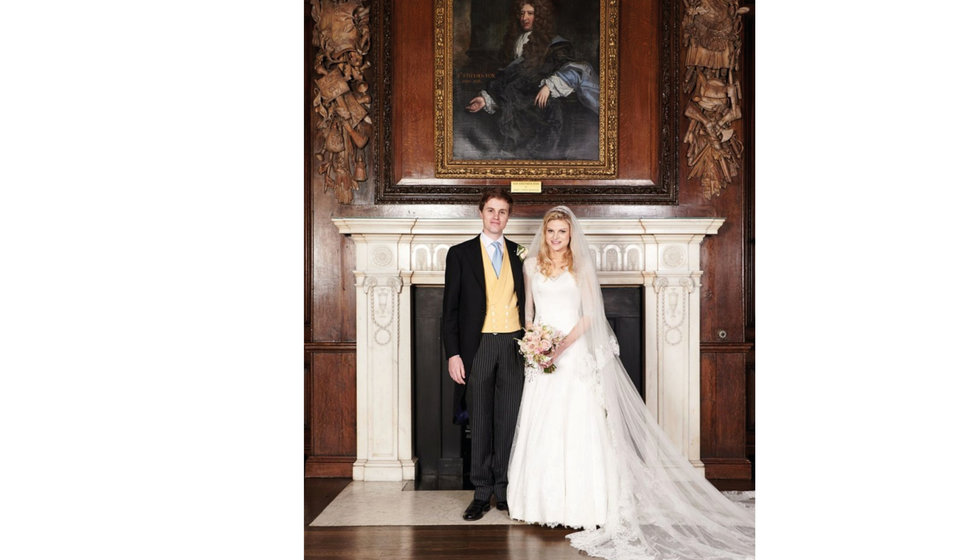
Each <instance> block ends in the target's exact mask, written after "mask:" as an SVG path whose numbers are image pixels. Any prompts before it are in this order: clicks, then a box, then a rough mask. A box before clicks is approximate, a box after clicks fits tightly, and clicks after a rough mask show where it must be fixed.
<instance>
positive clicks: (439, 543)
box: [303, 478, 588, 560]
mask: <svg viewBox="0 0 980 560" xmlns="http://www.w3.org/2000/svg"><path fill="white" fill-rule="evenodd" d="M349 483H350V479H339V478H307V479H306V483H305V501H304V510H305V511H304V514H303V526H304V531H305V539H304V540H305V548H306V555H305V557H306V558H336V559H341V558H342V559H345V560H369V559H371V560H375V559H378V560H380V559H382V558H383V559H386V560H387V559H404V560H407V559H415V558H425V559H429V558H432V559H445V560H448V559H453V560H455V559H459V558H467V559H471V560H490V559H493V560H503V559H508V558H520V559H525V558H527V559H531V558H533V559H541V560H582V559H583V558H588V556H587V555H586V554H584V553H580V552H579V551H577V550H575V549H574V548H572V547H571V546H570V545H569V544H568V540H567V539H565V535H567V534H569V533H571V532H572V530H570V529H560V528H556V529H548V528H547V527H538V526H532V525H490V526H479V527H477V526H466V525H453V526H445V527H431V526H429V527H424V526H420V527H310V526H309V525H310V523H311V522H312V521H313V519H315V518H316V516H317V515H319V514H320V512H321V511H323V508H325V507H327V504H329V503H330V501H331V500H333V499H334V498H335V497H336V496H337V494H339V493H340V491H341V490H343V489H344V487H345V486H347V484H349ZM459 513H460V515H462V514H463V512H462V511H461V512H459Z"/></svg>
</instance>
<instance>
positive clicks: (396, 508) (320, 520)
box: [310, 481, 755, 527]
mask: <svg viewBox="0 0 980 560" xmlns="http://www.w3.org/2000/svg"><path fill="white" fill-rule="evenodd" d="M413 484H414V483H413V482H412V481H408V482H358V481H353V482H351V483H350V484H348V485H347V487H346V488H344V489H343V490H342V491H341V492H340V494H338V495H337V497H336V498H334V500H333V501H332V502H330V504H329V505H328V506H327V507H326V509H324V510H323V512H321V513H320V515H318V516H317V517H316V519H314V520H313V523H310V526H311V527H344V526H348V527H349V526H366V525H380V526H389V525H391V526H395V525H522V524H523V523H522V522H520V521H514V520H512V519H511V518H509V517H507V514H506V513H505V512H502V511H498V510H497V509H496V508H490V511H488V512H487V514H486V515H484V516H483V519H480V520H479V521H464V520H463V511H464V510H465V509H466V506H468V505H469V503H470V500H472V499H473V491H472V490H412V487H413V486H412V485H413ZM406 488H407V490H406ZM725 495H726V496H728V497H729V498H731V499H732V501H735V502H739V503H742V504H743V505H744V506H746V507H750V508H754V507H755V492H725Z"/></svg>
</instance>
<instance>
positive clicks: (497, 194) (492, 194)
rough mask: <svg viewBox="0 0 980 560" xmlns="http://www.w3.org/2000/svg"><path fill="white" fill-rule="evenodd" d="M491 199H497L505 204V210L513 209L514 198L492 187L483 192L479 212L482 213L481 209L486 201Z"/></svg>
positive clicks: (499, 188)
mask: <svg viewBox="0 0 980 560" xmlns="http://www.w3.org/2000/svg"><path fill="white" fill-rule="evenodd" d="M491 198H499V199H500V200H503V201H504V202H506V203H507V210H508V211H509V210H511V209H513V208H514V197H512V196H510V193H509V192H507V191H506V189H504V188H502V187H494V188H492V189H489V190H486V191H483V196H481V197H480V212H482V211H483V207H484V206H485V205H486V203H487V201H488V200H490V199H491Z"/></svg>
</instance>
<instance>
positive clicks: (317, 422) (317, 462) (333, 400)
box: [306, 344, 357, 476]
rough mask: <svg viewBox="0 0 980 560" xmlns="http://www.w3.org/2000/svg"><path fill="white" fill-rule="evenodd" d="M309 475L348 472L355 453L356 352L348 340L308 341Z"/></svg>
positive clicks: (348, 474)
mask: <svg viewBox="0 0 980 560" xmlns="http://www.w3.org/2000/svg"><path fill="white" fill-rule="evenodd" d="M312 347H313V349H310V350H309V352H310V353H311V354H312V369H311V372H310V386H309V391H310V402H311V405H310V426H311V428H310V440H311V441H310V444H311V445H310V446H311V452H312V455H311V457H310V458H308V459H307V461H306V467H307V469H306V471H307V475H309V476H351V465H352V464H353V462H354V459H355V458H356V456H357V379H356V374H357V356H356V349H355V348H354V345H352V344H335V345H330V344H319V345H312Z"/></svg>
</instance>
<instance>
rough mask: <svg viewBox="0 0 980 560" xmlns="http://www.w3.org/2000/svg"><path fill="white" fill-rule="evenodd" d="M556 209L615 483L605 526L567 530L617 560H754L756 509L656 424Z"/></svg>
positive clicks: (589, 268)
mask: <svg viewBox="0 0 980 560" xmlns="http://www.w3.org/2000/svg"><path fill="white" fill-rule="evenodd" d="M553 210H560V211H562V212H564V213H565V214H567V215H568V217H569V220H570V222H571V235H572V237H571V242H570V244H569V245H570V248H571V250H572V258H573V262H574V264H573V268H574V274H575V278H576V281H577V282H578V285H579V289H580V290H581V293H582V316H583V317H588V318H589V320H588V323H587V324H588V328H587V329H586V331H585V332H584V333H583V335H582V338H583V339H584V340H583V342H584V343H585V344H587V347H586V348H587V349H588V354H589V358H588V359H587V361H588V362H589V363H588V366H590V367H592V368H593V369H594V371H595V374H596V377H597V379H598V382H599V384H600V386H601V390H600V391H599V394H600V395H601V398H602V399H603V407H604V408H605V411H606V423H607V427H608V434H609V438H610V446H611V448H612V450H613V453H612V455H613V457H611V458H610V459H611V461H610V464H611V465H612V466H613V469H614V470H613V473H614V474H613V476H610V477H609V480H610V485H612V486H615V487H611V488H609V489H608V502H607V504H608V505H607V508H608V509H607V514H606V523H605V524H604V525H603V526H602V527H599V528H597V529H593V530H586V531H580V532H577V533H572V534H570V535H568V538H569V539H570V540H571V544H572V546H574V547H575V548H577V549H580V550H583V551H585V552H587V553H588V554H589V555H592V556H598V557H602V558H608V559H615V560H634V559H636V560H639V559H644V560H646V559H650V558H656V559H661V558H662V559H668V558H669V559H677V560H706V559H719V560H720V559H736V558H738V559H744V558H754V557H755V515H754V513H753V512H752V511H751V510H748V509H746V508H745V507H744V506H741V505H738V504H736V503H734V502H732V501H731V500H729V499H728V498H726V497H725V496H724V495H723V494H721V493H720V492H719V491H718V490H717V489H715V487H714V486H712V485H711V483H709V482H708V481H707V480H706V479H705V478H704V476H703V475H701V474H700V473H699V472H698V471H697V470H695V469H694V467H692V466H691V464H690V462H689V461H688V460H687V459H686V458H685V457H684V456H683V455H681V454H680V452H679V451H678V450H677V449H675V447H674V445H673V443H671V441H670V440H669V438H668V437H667V435H666V434H665V433H664V431H663V430H662V429H661V428H660V426H659V425H658V424H657V421H656V419H655V418H654V417H653V415H652V414H651V413H650V410H649V409H648V408H647V407H646V404H644V402H643V400H642V399H641V398H640V395H639V393H638V392H637V391H636V388H635V386H634V385H633V383H632V381H631V380H630V379H629V376H628V375H627V373H626V370H625V369H624V368H623V364H622V362H621V361H620V359H619V346H618V343H617V341H616V337H615V335H614V334H613V331H612V328H611V327H610V326H609V322H608V321H607V320H606V314H605V310H604V308H603V304H602V292H601V291H600V287H599V279H598V275H597V274H596V266H595V262H594V260H593V257H592V254H591V252H590V251H589V248H588V247H589V246H588V244H587V242H586V239H585V234H584V232H583V231H582V227H581V224H580V223H579V221H578V219H577V218H576V217H575V214H573V213H572V211H571V210H569V209H568V208H567V207H565V206H558V207H556V208H554V209H553ZM542 232H543V228H539V229H538V232H537V234H536V235H535V237H534V241H533V242H532V243H531V246H530V249H529V256H535V255H537V254H538V251H539V250H540V248H541V244H542V243H543V240H542ZM529 260H530V259H529ZM529 313H530V311H529Z"/></svg>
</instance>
